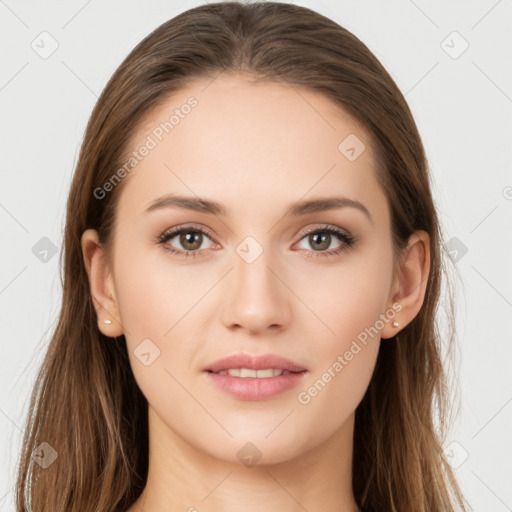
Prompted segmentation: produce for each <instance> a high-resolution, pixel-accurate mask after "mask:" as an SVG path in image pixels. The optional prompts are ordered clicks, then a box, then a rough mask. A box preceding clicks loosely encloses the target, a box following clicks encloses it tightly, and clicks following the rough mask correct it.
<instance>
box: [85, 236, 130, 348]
mask: <svg viewBox="0 0 512 512" xmlns="http://www.w3.org/2000/svg"><path fill="white" fill-rule="evenodd" d="M81 243H82V254H83V257H84V264H85V268H86V271H87V275H88V277H89V286H90V290H91V298H92V302H93V305H94V309H95V310H96V315H97V318H98V328H99V330H100V331H101V332H102V333H103V334H104V335H105V336H109V337H112V338H114V337H117V336H120V335H121V334H123V326H122V325H121V321H120V317H119V309H118V305H117V299H116V294H115V288H114V282H113V278H112V270H111V269H110V268H109V265H108V263H107V258H106V256H105V253H104V250H103V248H102V247H101V244H100V243H99V239H98V233H97V232H96V230H94V229H87V230H86V231H84V233H83V234H82V240H81Z"/></svg>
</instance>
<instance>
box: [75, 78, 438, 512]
mask: <svg viewBox="0 0 512 512" xmlns="http://www.w3.org/2000/svg"><path fill="white" fill-rule="evenodd" d="M299 92H300V94H299ZM190 96H194V97H195V98H196V99H197V101H198V105H197V106H196V107H195V108H194V109H193V110H192V111H191V112H190V114H188V115H187V116H185V117H184V118H183V119H181V120H180V122H179V124H178V125H177V126H175V128H174V129H173V130H172V132H170V133H169V134H167V135H165V137H163V139H162V140H161V141H159V142H158V145H157V147H155V148H154V149H152V150H151V151H150V153H149V154H148V155H147V156H146V157H145V158H144V159H143V160H142V161H140V162H139V163H138V165H137V166H136V167H135V168H134V169H133V171H132V172H131V173H130V175H129V176H127V177H126V178H125V179H126V180H127V181H126V183H124V185H125V188H124V189H123V191H122V194H121V196H120V200H119V204H118V210H117V218H118V224H117V226H116V229H115V233H114V246H113V254H112V261H111V263H109V262H108V261H107V259H106V258H105V257H104V252H103V250H102V248H101V246H100V245H99V243H98V239H97V234H96V232H95V231H94V230H87V231H86V232H85V233H84V235H83V237H82V248H83V253H84V260H85V264H86V268H87V271H88V274H89V279H90V283H91V290H92V295H93V297H94V299H95V300H94V303H95V306H96V311H97V315H98V326H99V328H100V330H101V331H102V332H103V333H104V334H105V335H107V336H109V337H112V338H114V337H115V336H120V335H122V334H124V335H125V337H126V343H127V346H128V352H129V355H130V361H131V366H132V369H133V373H134V376H135V379H136V381H137V384H138V385H139V387H140V389H141V390H142V392H143V393H144V395H145V396H146V398H147V400H148V404H149V410H148V414H149V430H150V432H149V435H150V454H149V456H150V466H149V474H148V482H147V486H146V489H145V491H144V493H143V494H142V495H141V496H140V498H139V499H138V500H137V501H136V502H135V503H134V504H133V506H132V507H131V508H130V509H129V512H140V511H142V510H144V511H145V512H157V511H158V512H165V511H178V510H182V511H187V510H188V511H195V510H197V511H199V512H219V511H223V512H235V511H236V512H239V511H240V510H244V512H256V511H258V512H259V511H261V510H276V511H277V510H279V511H281V512H299V511H300V512H303V511H304V510H307V511H309V512H316V511H323V512H340V511H346V512H348V511H350V512H352V511H357V510H358V507H357V505H356V502H355V499H354V495H353V492H352V476H351V467H352V454H353V441H352V440H353V433H354V414H355V409H356V407H357V405H358V404H359V402H360V401H361V399H362V397H363V395H364V393H365V391H366V389H367V387H368V384H369V382H370V379H371V376H372V372H373V369H374V365H375V361H376V357H377V354H378V349H379V345H380V343H381V342H382V343H394V342H395V341H392V340H389V341H388V340H387V338H390V337H392V336H393V335H394V334H396V333H397V332H398V331H399V330H400V329H403V327H405V326H406V325H407V324H408V323H409V322H410V321H411V320H412V319H413V318H414V317H415V316H416V314H417V313H418V311H419V310H420V308H421V305H422V303H423V299H424V295H425V288H426V282H427V279H426V278H427V276H428V272H429V267H430V256H429V254H430V249H429V237H428V234H427V233H425V232H423V231H418V232H416V233H414V235H413V236H412V237H411V240H410V243H409V247H408V249H407V251H406V252H405V254H404V256H403V258H402V260H401V261H400V267H399V269H400V271H397V269H396V268H395V267H394V265H393V259H392V251H391V249H392V247H391V231H390V217H389V211H388V206H387V202H386V197H385V195H384V193H383V191H382V190H381V189H380V187H379V186H378V183H377V181H376V178H375V167H374V166H375V162H374V160H373V155H372V149H371V145H370V140H369V139H368V136H367V134H366V133H365V131H364V130H363V129H362V128H361V127H360V126H359V125H358V123H356V122H355V121H354V120H353V119H352V118H351V117H350V116H348V114H344V113H343V112H341V111H340V110H339V109H335V108H334V105H333V104H332V103H331V102H330V101H329V100H328V99H326V98H325V97H323V96H322V95H320V94H317V93H314V92H310V91H307V90H304V89H300V88H297V87H293V88H292V87H290V86H288V85H286V84H275V83H272V84H271V83H262V82H260V83H258V84H255V83H251V80H250V79H248V78H247V77H246V76H242V75H237V76H226V75H221V76H219V77H218V78H217V79H216V80H214V81H213V82H212V83H210V84H209V85H208V82H206V81H199V82H195V83H194V84H193V85H190V86H188V87H187V88H186V89H183V90H181V91H180V92H179V93H177V94H175V95H174V96H172V97H170V98H168V99H166V101H165V102H164V103H163V104H162V105H161V106H160V107H159V108H158V110H156V111H155V112H153V113H152V114H151V115H150V116H149V117H147V118H146V119H145V120H144V122H143V123H142V124H141V125H140V126H139V127H138V131H137V133H136V135H135V136H134V137H133V139H132V141H131V146H132V148H131V149H136V148H139V147H140V146H141V145H142V144H143V143H144V140H146V137H147V135H148V134H150V133H151V132H152V130H153V129H154V128H155V127H156V126H158V125H159V124H160V123H161V122H162V121H164V120H166V119H169V116H170V115H171V114H172V112H173V110H174V109H175V108H179V107H180V105H183V104H184V103H186V101H187V98H189V97H190ZM349 134H355V135H356V136H357V137H358V139H359V140H361V141H362V142H363V143H364V144H365V146H366V149H365V150H364V151H363V152H362V153H361V154H360V155H359V156H358V157H357V158H356V159H355V160H353V161H350V160H349V159H348V158H347V157H346V156H345V154H343V153H342V152H340V150H339V149H338V145H339V144H340V142H341V141H343V140H344V139H345V138H346V137H347V136H348V135H349ZM169 193H174V194H181V195H186V196H189V197H192V198H197V197H200V198H204V199H208V200H213V201H217V202H219V203H221V204H222V205H224V206H225V207H226V208H227V210H228V213H229V215H226V216H223V215H221V214H218V215H214V214H209V213H205V212H196V211H188V210H186V209H178V208H161V209H155V210H153V211H150V212H145V210H146V209H147V208H148V206H149V205H150V204H151V203H152V202H153V201H154V200H155V199H156V198H158V197H161V196H164V195H165V194H169ZM334 195H340V196H341V195H343V196H346V197H348V198H350V199H352V200H355V201H359V202H360V203H362V204H363V205H364V206H365V207H366V209H367V210H368V212H369V215H370V217H371V218H368V216H367V215H366V214H365V213H364V212H363V211H361V210H360V209H357V208H353V207H349V206H346V207H343V208H335V209H331V210H327V211H318V212H309V213H307V214H304V215H301V216H297V217H293V216H290V215H284V213H285V210H286V209H287V207H289V206H290V205H292V204H295V203H296V202H297V201H304V200H310V199H318V198H326V197H332V196H334ZM191 225H192V226H191ZM182 226H183V227H186V228H189V229H188V231H187V232H188V233H191V234H192V235H193V234H194V233H197V229H198V228H203V229H206V230H207V232H208V234H204V235H202V238H201V234H198V235H197V236H198V240H199V241H198V242H197V244H196V245H197V247H199V248H198V249H197V248H194V245H193V243H192V241H193V240H194V239H193V237H192V238H191V235H189V238H188V239H185V242H186V240H192V241H191V242H189V243H188V244H187V245H183V242H184V237H182V238H181V239H180V236H179V235H176V236H174V237H173V238H172V239H169V240H167V241H166V242H165V243H164V244H161V243H158V242H157V241H156V238H157V237H158V236H159V235H161V234H162V233H164V232H165V231H168V230H169V228H174V227H182ZM325 226H331V227H334V228H339V229H341V230H343V231H344V232H348V233H349V234H350V235H352V236H353V237H355V243H354V245H353V246H350V247H345V250H343V251H341V252H340V253H339V254H334V251H336V249H338V248H340V247H343V246H344V245H346V242H345V241H344V240H343V239H339V238H338V237H337V236H336V235H333V234H329V233H326V232H325V231H322V229H324V228H325ZM310 228H315V229H318V236H317V238H316V240H318V242H317V243H319V246H318V247H317V246H315V245H313V242H315V239H314V237H311V236H309V234H308V233H307V230H308V229H310ZM322 234H323V235H324V237H325V244H321V243H320V241H321V238H320V237H321V236H322ZM247 236H251V237H252V239H251V240H254V241H256V242H257V245H256V244H255V245H248V246H246V245H243V244H242V247H245V248H249V252H251V251H252V254H255V253H254V251H257V250H258V249H257V247H258V246H259V247H260V248H261V250H262V252H261V254H259V256H258V257H257V258H256V259H255V260H254V261H252V262H251V263H248V262H247V260H246V259H244V258H243V257H242V256H241V254H243V253H241V252H237V248H239V246H240V244H241V242H243V241H244V240H245V238H246V237H247ZM329 237H330V238H329ZM201 240H202V241H201ZM329 241H330V242H329ZM251 243H253V242H251ZM165 246H167V247H172V248H174V249H175V250H178V251H182V252H189V253H192V252H195V253H197V254H198V255H197V256H196V257H192V255H190V256H189V257H187V258H184V257H179V256H177V255H175V254H171V253H170V252H169V251H167V250H166V249H165ZM191 247H192V248H191ZM327 253H329V255H327V256H325V254H327ZM308 256H309V257H308ZM393 306H395V308H393ZM395 313H396V314H395ZM379 315H384V316H379ZM379 318H380V319H382V318H385V321H383V322H380V323H379V322H377V321H378V320H379ZM106 319H110V320H112V323H111V324H109V325H107V324H105V323H104V320H106ZM393 320H397V321H398V322H399V324H400V327H399V328H398V329H397V328H396V327H393V326H392V321H393ZM372 326H377V327H379V328H378V334H377V335H373V336H368V337H367V343H366V344H363V343H361V342H360V341H358V335H360V338H359V339H361V333H362V332H365V329H369V328H370V327H372ZM145 339H150V340H151V343H152V344H153V345H147V346H148V347H150V348H151V347H155V346H156V347H158V349H159V350H160V354H159V356H158V357H157V358H156V359H154V361H153V362H152V363H151V364H149V365H147V366H146V365H144V364H142V363H141V360H140V359H139V358H138V357H137V355H136V354H135V353H134V350H136V348H137V347H138V346H139V345H140V344H141V342H142V341H143V340H145ZM354 340H356V341H358V346H359V347H360V350H359V351H358V352H357V353H355V355H353V357H351V358H350V360H348V359H347V358H346V357H345V356H344V354H346V353H347V351H350V350H352V353H354V350H353V349H351V347H354V345H353V342H354ZM111 342H112V343H118V342H119V341H116V340H114V339H112V340H111ZM146 343H147V342H146ZM151 350H153V351H154V348H151ZM242 352H243V353H247V354H252V355H259V354H267V353H273V354H278V355H281V356H284V357H286V358H288V359H291V360H292V361H294V362H296V363H298V364H301V365H302V366H304V367H305V368H307V373H306V374H305V376H304V379H303V381H302V382H301V384H300V385H299V386H298V387H296V388H293V389H291V390H287V391H285V392H283V393H281V394H279V395H277V396H275V397H272V398H271V399H266V400H242V399H239V398H236V397H233V396H231V395H228V394H226V393H225V392H224V391H222V390H220V389H218V388H217V387H216V386H213V385H212V384H211V382H210V379H209V376H208V374H207V373H206V372H205V371H204V369H205V367H206V366H207V365H209V364H211V363H213V362H214V361H216V360H217V359H220V358H222V357H225V356H228V355H232V354H237V353H242ZM152 354H154V352H152ZM339 356H343V360H344V361H345V363H346V364H343V369H342V370H341V371H339V370H338V371H337V370H336V369H334V370H333V368H334V366H335V365H334V363H335V362H336V361H339V359H338V357H339ZM152 357H153V356H152ZM338 368H339V366H338ZM329 369H330V375H331V378H330V379H327V378H326V377H325V376H324V377H322V376H323V375H324V374H325V372H329ZM319 379H323V382H326V380H328V382H327V383H326V385H325V386H324V387H322V388H321V390H320V391H317V392H316V394H315V393H314V391H313V392H308V390H309V389H310V388H311V387H312V386H313V384H314V383H315V382H317V381H318V380H319ZM301 392H302V395H301V396H302V401H301V400H299V393H301ZM308 397H309V400H308ZM247 443H252V444H251V445H247V446H250V448H246V449H249V450H254V448H253V447H252V446H255V447H256V448H257V450H258V451H259V453H260V458H259V459H258V460H257V463H256V464H255V465H252V466H249V465H247V464H246V463H244V461H242V460H241V459H240V458H239V456H238V455H237V453H238V452H239V450H240V449H241V448H242V447H244V446H246V444H247ZM256 454H257V452H256V451H254V453H253V455H254V457H255V458H257V457H258V456H257V455H256Z"/></svg>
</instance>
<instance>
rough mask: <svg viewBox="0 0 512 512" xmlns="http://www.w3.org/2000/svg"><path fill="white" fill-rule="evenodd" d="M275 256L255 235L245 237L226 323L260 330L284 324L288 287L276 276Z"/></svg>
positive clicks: (239, 250)
mask: <svg viewBox="0 0 512 512" xmlns="http://www.w3.org/2000/svg"><path fill="white" fill-rule="evenodd" d="M265 240H268V237H267V238H266V239H265ZM265 245H267V244H265ZM274 255H275V251H273V250H272V249H271V248H269V247H267V246H264V244H263V243H260V242H259V241H258V240H257V239H256V238H255V237H254V236H247V237H245V238H244V239H243V240H242V242H240V243H239V244H238V246H237V247H236V248H235V254H234V259H233V265H234V268H233V271H232V272H230V277H229V279H228V280H229V284H228V289H229V291H228V292H227V294H226V297H227V299H226V303H225V304H224V322H225V324H226V325H227V326H229V325H233V324H237V325H239V326H241V327H246V328H247V329H249V330H258V329H265V328H266V327H270V326H273V325H282V324H283V323H284V322H285V321H286V320H287V318H288V314H289V309H288V308H289V304H288V301H287V297H286V290H285V289H284V288H285V287H284V286H283V284H282V283H281V282H280V280H279V279H278V278H277V277H276V276H275V275H274V273H275V274H278V275H279V264H278V262H277V261H276V258H274ZM271 269H272V271H271Z"/></svg>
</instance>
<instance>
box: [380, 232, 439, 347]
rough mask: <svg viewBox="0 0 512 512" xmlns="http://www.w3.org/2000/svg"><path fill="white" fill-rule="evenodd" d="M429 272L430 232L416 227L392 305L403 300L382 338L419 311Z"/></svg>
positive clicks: (394, 332)
mask: <svg viewBox="0 0 512 512" xmlns="http://www.w3.org/2000/svg"><path fill="white" fill-rule="evenodd" d="M429 273H430V236H429V234H428V233H427V232H426V231H423V230H420V231H415V232H414V233H413V234H412V235H411V237H410V238H409V243H408V246H407V248H406V249H405V251H404V253H403V255H402V258H401V261H400V267H399V269H398V273H397V275H396V277H395V282H394V287H393V291H392V296H391V297H390V302H391V305H396V304H400V306H401V308H400V310H399V311H397V308H396V307H394V308H393V309H395V311H397V313H396V315H395V318H394V319H393V320H394V322H397V323H398V324H399V325H398V327H396V326H395V325H393V322H389V324H387V325H386V326H385V327H384V329H383V330H382V332H381V338H383V339H387V338H391V337H392V336H395V335H396V334H397V333H398V332H399V331H400V330H402V329H403V328H404V327H405V326H406V325H407V324H409V323H410V322H411V321H412V320H413V319H414V317H415V316H416V315H417V314H418V312H419V311H420V309H421V306H422V305H423V301H424V298H425V292H426V289H427V282H428V276H429Z"/></svg>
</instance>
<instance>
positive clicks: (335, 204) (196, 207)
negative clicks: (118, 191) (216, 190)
mask: <svg viewBox="0 0 512 512" xmlns="http://www.w3.org/2000/svg"><path fill="white" fill-rule="evenodd" d="M162 208H179V209H184V210H190V211H194V212H199V213H207V214H211V215H218V216H225V217H228V216H229V215H230V212H229V210H228V209H227V208H226V207H225V206H224V205H222V204H221V203H218V202H216V201H211V200H208V199H202V198H199V197H192V196H182V195H177V194H167V195H165V196H161V197H158V198H157V199H155V200H154V201H152V202H151V204H150V205H149V206H148V207H147V208H146V210H145V212H146V213H149V212H152V211H155V210H159V209H162ZM337 208H355V209H357V210H359V211H361V212H362V213H364V214H365V216H366V217H367V218H368V220H369V221H370V222H372V223H373V219H372V216H371V214H370V212H369V211H368V209H367V208H366V206H364V205H363V204H362V203H360V202H359V201H356V200H354V199H350V198H348V197H345V196H333V197H323V198H318V199H308V200H303V201H298V202H296V203H293V204H291V205H290V206H288V208H287V209H286V211H285V213H284V215H283V216H287V215H290V216H292V217H300V216H302V215H307V214H309V213H316V212H324V211H328V210H334V209H337Z"/></svg>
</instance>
